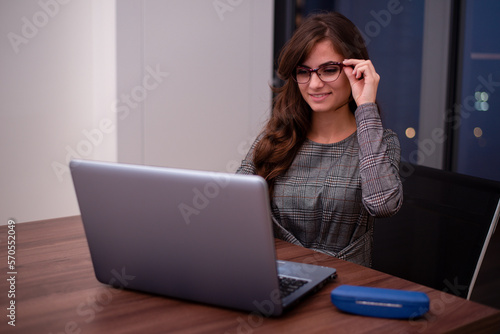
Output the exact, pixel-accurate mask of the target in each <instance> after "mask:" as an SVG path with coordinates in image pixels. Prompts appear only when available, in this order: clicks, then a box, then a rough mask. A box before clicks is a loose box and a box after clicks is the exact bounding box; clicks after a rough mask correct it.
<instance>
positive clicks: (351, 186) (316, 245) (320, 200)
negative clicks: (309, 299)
mask: <svg viewBox="0 0 500 334" xmlns="http://www.w3.org/2000/svg"><path fill="white" fill-rule="evenodd" d="M355 117H356V123H357V131H356V132H355V133H353V134H352V135H351V136H349V137H348V138H346V139H344V140H342V141H340V142H337V143H333V144H319V143H316V142H313V141H310V140H306V141H305V142H304V144H303V145H302V147H301V149H300V150H299V152H298V154H297V156H296V157H295V160H294V161H293V163H292V165H291V166H290V168H289V170H288V171H287V173H286V174H285V175H283V176H281V177H279V178H277V179H276V183H275V188H274V196H273V200H272V203H271V208H272V215H273V223H274V233H275V236H276V237H278V238H280V239H283V240H285V241H288V242H291V243H294V244H297V245H301V246H303V247H307V248H311V249H314V250H317V251H320V252H323V253H326V254H329V255H332V256H335V257H338V258H341V259H344V260H348V261H351V262H354V263H358V264H361V265H365V266H370V265H371V252H372V243H373V221H374V217H387V216H391V215H393V214H395V213H396V212H397V211H398V210H399V208H400V206H401V204H402V196H403V195H402V194H403V191H402V185H401V181H400V179H399V172H398V171H399V162H400V154H401V153H400V152H401V151H400V145H399V140H398V138H397V135H396V134H395V133H394V132H393V131H391V130H387V129H383V127H382V122H381V120H380V116H379V113H378V110H377V106H376V104H374V103H368V104H364V105H361V106H359V107H358V109H357V110H356V112H355ZM257 140H259V139H257ZM257 140H256V142H257ZM256 142H255V143H256ZM255 143H254V145H253V146H252V148H251V149H250V151H249V152H248V154H247V156H246V158H245V159H244V160H243V162H242V164H241V166H240V168H239V169H238V171H237V173H241V174H255V167H254V165H253V162H252V156H253V148H254V147H255Z"/></svg>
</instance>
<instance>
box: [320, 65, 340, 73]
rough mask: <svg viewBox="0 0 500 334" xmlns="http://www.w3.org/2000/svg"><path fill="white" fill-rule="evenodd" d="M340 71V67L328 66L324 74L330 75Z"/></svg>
mask: <svg viewBox="0 0 500 334" xmlns="http://www.w3.org/2000/svg"><path fill="white" fill-rule="evenodd" d="M338 71H339V67H338V66H328V67H325V68H324V69H323V72H324V73H329V74H333V73H337V72H338Z"/></svg>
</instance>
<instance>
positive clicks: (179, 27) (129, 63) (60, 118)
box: [0, 0, 273, 224]
mask: <svg viewBox="0 0 500 334" xmlns="http://www.w3.org/2000/svg"><path fill="white" fill-rule="evenodd" d="M272 22H273V1H271V0H268V1H245V0H196V1H195V0H190V1H185V0H176V1H160V0H143V1H140V0H120V1H118V2H116V1H114V0H71V1H70V0H36V1H35V0H2V1H0V36H2V38H1V40H0V78H2V80H1V81H0V127H1V128H0V157H1V158H0V159H1V160H0V161H1V162H0V171H1V173H0V181H1V183H0V189H1V191H0V213H1V217H0V224H5V223H6V222H7V220H8V219H9V218H14V219H15V220H16V221H17V222H24V221H32V220H40V219H48V218H55V217H62V216H68V215H74V214H78V207H77V205H76V200H75V197H74V192H73V185H72V182H71V178H70V175H69V172H68V171H67V170H66V169H65V166H67V160H68V159H69V158H73V157H77V158H78V157H81V158H86V159H96V160H108V161H116V160H118V161H120V162H133V163H144V164H152V165H165V166H173V167H185V168H194V169H208V170H219V171H233V170H234V168H235V166H236V164H237V163H238V162H239V160H240V159H241V158H242V157H243V155H244V154H245V153H246V149H247V148H248V145H249V144H250V143H251V141H252V139H253V137H254V136H255V135H256V133H257V131H258V130H259V129H260V126H261V124H262V122H263V121H264V119H265V118H266V117H267V115H268V112H269V105H270V99H271V95H270V90H269V87H268V85H269V83H270V81H271V69H272ZM115 23H116V24H115ZM30 25H31V28H32V29H31V30H30V27H29V26H30ZM25 26H26V27H25ZM13 34H15V35H16V37H13V36H14V35H13ZM8 36H10V37H8ZM13 41H15V42H13ZM20 41H22V42H20ZM16 43H17V44H16ZM208 69H210V71H209V70H208ZM212 69H216V71H213V70H212ZM153 72H156V74H155V75H152V74H151V73H153ZM164 73H168V74H164ZM209 73H211V77H210V76H209ZM195 76H199V77H198V78H196V77H195ZM155 78H156V79H155Z"/></svg>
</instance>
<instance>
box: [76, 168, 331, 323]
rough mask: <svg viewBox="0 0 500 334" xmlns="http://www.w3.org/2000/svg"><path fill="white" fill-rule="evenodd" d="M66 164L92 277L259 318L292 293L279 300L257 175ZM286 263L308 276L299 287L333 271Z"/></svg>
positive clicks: (277, 310)
mask: <svg viewBox="0 0 500 334" xmlns="http://www.w3.org/2000/svg"><path fill="white" fill-rule="evenodd" d="M70 169H71V174H72V178H73V183H74V187H75V191H76V195H77V199H78V204H79V207H80V212H81V215H82V220H83V224H84V229H85V233H86V237H87V241H88V244H89V249H90V254H91V257H92V262H93V266H94V271H95V275H96V277H97V279H98V280H99V281H100V282H102V283H105V284H110V285H113V286H115V287H121V288H128V289H134V290H140V291H144V292H149V293H154V294H160V295H164V296H169V297H174V298H181V299H187V300H191V301H196V302H202V303H208V304H214V305H218V306H223V307H229V308H235V309H240V310H247V311H258V312H261V313H265V314H266V315H267V314H272V315H279V314H281V313H282V312H283V309H284V306H286V305H289V304H293V303H294V300H295V299H296V298H300V294H301V293H298V292H297V293H294V294H293V295H291V296H289V297H287V300H281V299H280V297H279V287H278V268H277V262H276V256H275V249H274V237H273V233H272V221H271V214H270V208H269V200H268V192H267V184H266V182H265V181H264V179H263V178H261V177H259V176H250V175H236V174H225V173H215V172H205V171H194V170H182V169H173V168H160V167H149V166H139V165H127V164H116V163H104V162H94V161H83V160H74V161H72V162H71V163H70ZM286 265H287V263H286V261H280V266H279V267H280V269H279V270H280V271H283V272H285V273H286V275H287V276H292V277H294V276H295V272H296V271H297V270H298V272H299V273H305V274H307V275H308V277H307V278H306V279H307V280H308V282H309V283H312V286H310V287H307V288H304V289H302V288H301V290H302V293H307V292H308V291H309V292H310V291H313V290H314V286H316V287H318V286H321V284H322V283H324V282H325V280H327V279H329V278H332V277H333V276H334V275H335V269H333V268H324V267H319V266H312V267H311V268H313V269H311V268H309V267H308V268H305V267H300V266H302V264H300V265H299V264H293V265H292V267H295V268H292V269H290V268H288V269H287V268H285V267H287V266H286ZM309 266H310V265H309ZM293 270H295V271H293ZM117 273H119V274H120V275H121V277H126V278H127V279H123V278H122V279H121V280H117ZM120 284H121V286H120ZM117 285H118V286H117Z"/></svg>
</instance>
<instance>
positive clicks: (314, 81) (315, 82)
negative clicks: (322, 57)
mask: <svg viewBox="0 0 500 334" xmlns="http://www.w3.org/2000/svg"><path fill="white" fill-rule="evenodd" d="M323 85H324V82H323V81H321V79H320V78H319V74H318V72H313V73H311V80H310V81H309V87H312V88H315V87H322V86H323Z"/></svg>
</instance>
